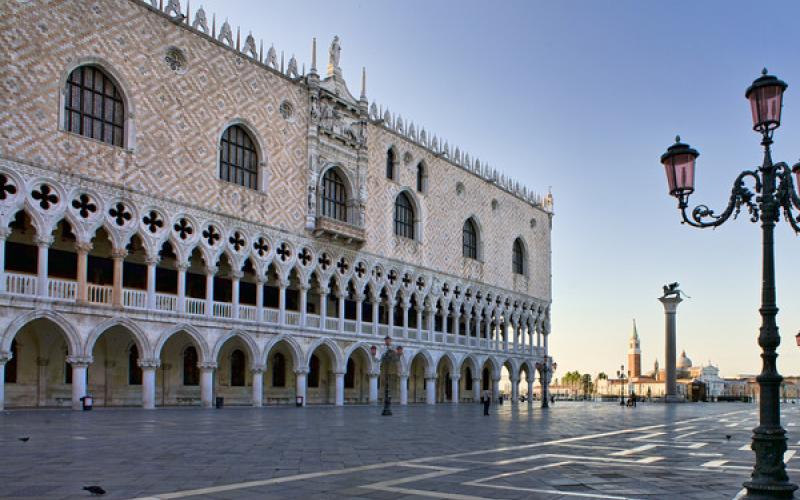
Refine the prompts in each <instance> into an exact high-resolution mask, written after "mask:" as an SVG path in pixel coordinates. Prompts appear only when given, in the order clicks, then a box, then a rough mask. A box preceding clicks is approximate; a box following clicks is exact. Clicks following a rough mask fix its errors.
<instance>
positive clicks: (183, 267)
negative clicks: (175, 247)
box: [177, 262, 191, 272]
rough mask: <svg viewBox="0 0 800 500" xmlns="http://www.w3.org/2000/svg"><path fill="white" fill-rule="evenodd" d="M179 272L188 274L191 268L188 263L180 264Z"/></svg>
mask: <svg viewBox="0 0 800 500" xmlns="http://www.w3.org/2000/svg"><path fill="white" fill-rule="evenodd" d="M177 267H178V271H183V272H186V271H188V270H189V268H190V267H191V266H190V265H189V263H188V262H179V263H178V266H177Z"/></svg>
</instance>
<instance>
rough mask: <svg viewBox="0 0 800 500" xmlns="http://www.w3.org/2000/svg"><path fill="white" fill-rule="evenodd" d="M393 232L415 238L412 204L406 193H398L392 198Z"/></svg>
mask: <svg viewBox="0 0 800 500" xmlns="http://www.w3.org/2000/svg"><path fill="white" fill-rule="evenodd" d="M394 234H396V235H398V236H402V237H404V238H409V239H412V240H413V239H415V237H416V235H415V234H414V205H412V204H411V200H410V199H409V198H408V195H407V194H406V193H400V194H399V195H397V198H396V199H395V200H394Z"/></svg>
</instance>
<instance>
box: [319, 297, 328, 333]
mask: <svg viewBox="0 0 800 500" xmlns="http://www.w3.org/2000/svg"><path fill="white" fill-rule="evenodd" d="M327 315H328V287H327V286H323V287H322V288H320V290H319V329H320V330H322V331H325V317H326V316H327Z"/></svg>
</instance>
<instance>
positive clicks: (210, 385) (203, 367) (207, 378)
mask: <svg viewBox="0 0 800 500" xmlns="http://www.w3.org/2000/svg"><path fill="white" fill-rule="evenodd" d="M197 367H198V368H200V401H201V404H202V406H203V408H211V407H213V406H214V369H215V368H216V367H217V364H216V363H204V362H200V363H197Z"/></svg>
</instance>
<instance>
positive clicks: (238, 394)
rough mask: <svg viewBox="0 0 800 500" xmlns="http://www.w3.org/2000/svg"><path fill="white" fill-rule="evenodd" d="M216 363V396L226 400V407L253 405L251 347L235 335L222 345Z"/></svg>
mask: <svg viewBox="0 0 800 500" xmlns="http://www.w3.org/2000/svg"><path fill="white" fill-rule="evenodd" d="M216 361H217V371H216V377H215V378H216V380H215V382H216V384H215V388H214V390H215V393H216V395H217V396H219V397H223V398H225V404H226V405H229V404H230V405H251V404H252V403H253V399H252V394H253V392H252V385H253V381H252V376H251V373H250V367H251V361H252V354H251V353H250V348H249V346H248V345H247V344H246V343H245V341H244V340H243V339H242V338H241V337H240V336H239V335H234V336H232V337H231V338H229V339H228V340H226V341H225V343H224V344H222V347H220V349H219V353H218V354H217V360H216Z"/></svg>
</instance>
